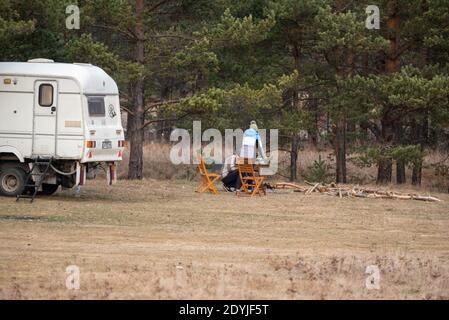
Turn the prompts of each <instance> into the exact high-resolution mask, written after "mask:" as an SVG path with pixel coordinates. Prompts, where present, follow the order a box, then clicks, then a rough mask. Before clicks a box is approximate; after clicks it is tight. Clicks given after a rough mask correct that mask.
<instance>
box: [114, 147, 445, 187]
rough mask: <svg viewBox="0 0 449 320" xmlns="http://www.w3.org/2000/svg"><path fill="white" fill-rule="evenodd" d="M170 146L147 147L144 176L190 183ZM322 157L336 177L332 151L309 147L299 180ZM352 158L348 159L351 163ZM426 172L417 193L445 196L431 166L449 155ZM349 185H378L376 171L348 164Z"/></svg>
mask: <svg viewBox="0 0 449 320" xmlns="http://www.w3.org/2000/svg"><path fill="white" fill-rule="evenodd" d="M170 148H171V147H170V145H168V144H160V143H152V144H147V145H146V146H145V147H144V175H145V177H147V178H151V179H178V180H179V179H180V180H186V181H191V180H192V179H193V178H194V177H195V168H194V167H193V166H185V165H178V166H177V165H174V164H172V163H171V162H170ZM320 156H321V159H322V160H325V161H326V162H327V163H328V165H329V174H330V175H331V176H333V175H334V172H335V169H334V168H335V158H334V156H333V152H332V150H330V149H329V150H318V149H316V148H314V147H312V146H306V147H305V148H304V150H301V151H300V152H299V156H298V171H299V178H300V180H301V181H302V180H303V179H304V173H305V171H306V170H307V169H308V168H309V167H310V166H312V165H313V163H314V161H315V160H318V159H319V157H320ZM349 158H350V157H348V159H349ZM424 160H425V161H424V169H423V178H422V185H421V187H413V188H412V189H414V190H421V191H423V190H424V191H428V192H446V191H447V190H448V188H449V179H448V178H447V177H441V176H436V175H435V172H434V170H433V169H432V168H431V167H430V166H429V165H430V164H435V163H438V162H440V161H442V160H446V161H445V162H444V163H445V164H446V165H449V159H448V158H447V154H443V153H440V152H432V153H429V154H428V155H427V156H426V158H425V159H424ZM127 163H128V153H127V152H125V155H124V161H123V162H122V164H121V168H120V177H121V178H126V177H127V174H128V172H127ZM289 164H290V155H289V154H288V153H286V152H280V153H279V171H278V173H279V174H278V175H277V176H276V177H275V179H276V180H285V179H287V178H288V176H289V172H290V171H289V170H290V169H289ZM347 167H348V182H349V183H352V184H362V185H363V184H372V183H375V181H376V175H377V168H376V167H375V166H373V167H370V168H360V167H357V166H355V165H354V164H353V163H352V162H351V161H348V162H347ZM395 175H396V173H395V171H394V170H393V181H394V180H395V178H394V177H395ZM411 175H412V173H411V168H407V169H406V176H407V182H408V183H407V184H406V185H405V186H394V187H395V188H401V189H403V188H404V187H405V188H411Z"/></svg>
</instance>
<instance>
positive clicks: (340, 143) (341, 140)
mask: <svg viewBox="0 0 449 320" xmlns="http://www.w3.org/2000/svg"><path fill="white" fill-rule="evenodd" d="M334 143H335V157H336V182H337V183H346V121H345V119H344V117H342V118H341V119H339V120H338V121H337V123H336V126H335V141H334Z"/></svg>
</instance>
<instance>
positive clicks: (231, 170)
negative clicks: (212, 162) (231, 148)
mask: <svg viewBox="0 0 449 320" xmlns="http://www.w3.org/2000/svg"><path fill="white" fill-rule="evenodd" d="M236 161H237V156H236V155H235V154H233V155H232V156H229V157H227V158H226V159H225V163H224V165H223V169H222V171H221V182H223V185H224V186H225V188H226V189H227V190H228V191H231V189H232V188H234V189H235V191H238V190H240V188H241V187H242V182H241V181H240V176H239V170H238V168H237V164H236Z"/></svg>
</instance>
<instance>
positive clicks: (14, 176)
mask: <svg viewBox="0 0 449 320" xmlns="http://www.w3.org/2000/svg"><path fill="white" fill-rule="evenodd" d="M26 179H27V175H26V172H25V171H23V169H22V168H14V167H13V168H4V169H2V172H1V173H0V194H2V195H4V196H7V197H15V196H17V195H19V194H22V193H23V190H25V181H26Z"/></svg>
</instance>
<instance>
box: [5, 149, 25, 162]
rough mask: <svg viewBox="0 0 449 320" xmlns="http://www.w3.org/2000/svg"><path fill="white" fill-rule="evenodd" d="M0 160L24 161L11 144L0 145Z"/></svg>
mask: <svg viewBox="0 0 449 320" xmlns="http://www.w3.org/2000/svg"><path fill="white" fill-rule="evenodd" d="M2 160H7V161H11V160H12V161H19V162H21V163H24V162H25V158H24V157H23V155H22V154H21V153H20V151H19V150H17V148H15V147H13V146H0V161H2Z"/></svg>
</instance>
